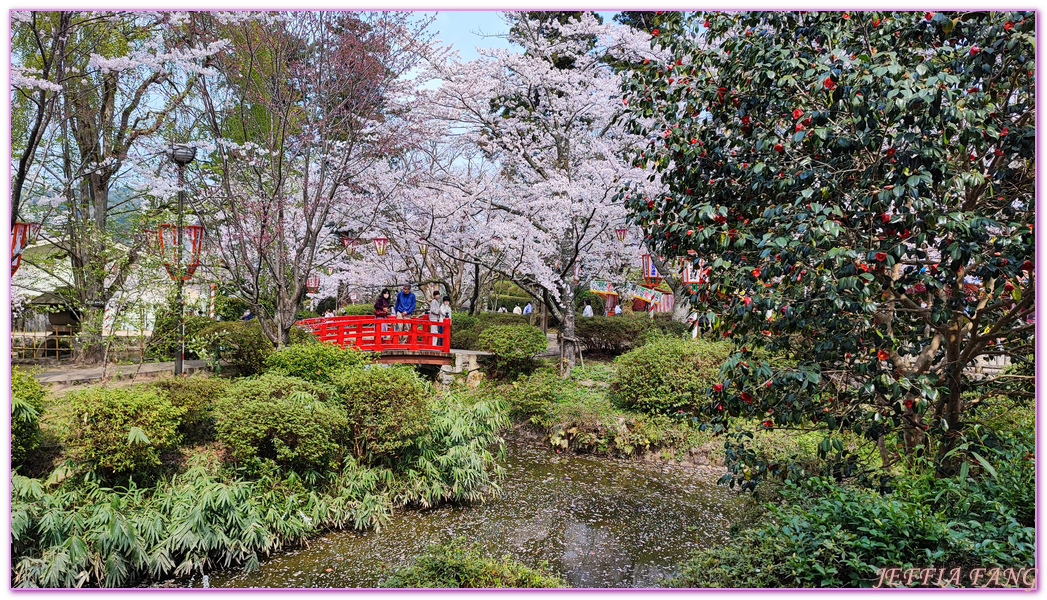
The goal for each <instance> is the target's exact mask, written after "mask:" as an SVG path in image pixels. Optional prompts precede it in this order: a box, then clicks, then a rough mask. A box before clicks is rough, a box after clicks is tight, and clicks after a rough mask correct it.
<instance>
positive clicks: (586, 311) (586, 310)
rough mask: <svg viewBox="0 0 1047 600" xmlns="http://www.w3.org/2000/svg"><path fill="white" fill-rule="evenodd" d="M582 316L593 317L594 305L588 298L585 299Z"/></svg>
mask: <svg viewBox="0 0 1047 600" xmlns="http://www.w3.org/2000/svg"><path fill="white" fill-rule="evenodd" d="M582 316H583V317H591V316H593V305H592V304H590V303H589V301H588V300H586V301H585V308H583V309H582Z"/></svg>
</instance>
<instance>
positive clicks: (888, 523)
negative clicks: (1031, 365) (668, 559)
mask: <svg viewBox="0 0 1047 600" xmlns="http://www.w3.org/2000/svg"><path fill="white" fill-rule="evenodd" d="M1025 468H1026V469H1027V470H1028V471H1029V472H1030V473H1031V472H1032V471H1033V468H1032V465H1031V464H1027V465H1026V466H1025ZM896 482H897V483H898V484H899V485H898V487H897V488H896V491H895V492H894V493H892V494H887V495H881V494H879V493H876V492H873V491H869V490H865V489H860V488H853V487H846V486H843V485H840V484H837V483H836V482H834V481H832V480H831V479H827V478H817V477H815V478H811V479H808V480H805V481H804V482H803V483H802V484H800V485H796V484H792V483H787V484H786V485H785V486H784V487H783V488H782V493H783V500H784V504H783V505H781V506H774V507H771V512H770V514H769V515H768V516H767V517H766V519H765V521H766V522H767V523H768V524H767V525H762V526H758V527H756V528H753V529H748V530H745V531H743V532H742V533H741V534H739V535H738V536H737V537H736V539H733V540H731V541H730V542H729V543H728V544H726V545H725V546H724V547H716V548H709V549H706V550H704V551H701V552H699V553H698V554H697V555H696V556H695V557H694V558H693V559H692V560H691V561H689V562H688V563H687V564H686V565H685V568H684V569H683V573H682V574H681V576H680V577H679V578H678V579H677V580H675V581H674V582H672V584H673V585H674V586H679V587H870V586H874V585H876V583H877V582H878V581H879V569H880V568H883V567H892V568H895V567H896V568H901V569H902V570H903V572H904V571H905V570H906V569H910V568H917V569H919V568H926V567H928V566H934V567H940V568H953V567H960V568H961V569H962V570H963V572H964V573H965V577H964V579H962V580H961V585H970V584H971V582H970V580H969V579H968V578H966V573H967V571H968V569H969V568H972V567H985V568H989V567H993V566H998V567H1001V568H1014V569H1015V570H1017V569H1019V568H1023V567H1032V566H1033V564H1034V561H1033V558H1034V550H1035V536H1034V529H1033V528H1032V527H1031V526H1025V525H1022V524H1020V523H1019V522H1018V520H1017V519H1016V511H1017V510H1018V507H1015V506H1010V505H1007V504H1005V503H1003V502H1001V501H1000V499H999V498H997V497H995V496H992V495H990V494H992V493H993V491H994V490H993V489H992V488H990V487H986V486H985V485H984V480H983V481H982V482H979V481H977V480H964V479H960V478H941V477H936V476H935V475H934V470H933V469H924V470H923V471H922V472H920V473H907V474H904V475H903V476H902V477H900V478H898V480H896ZM930 584H931V585H932V586H933V585H934V581H933V580H932V581H931V582H930ZM916 585H919V582H918V581H917V583H916Z"/></svg>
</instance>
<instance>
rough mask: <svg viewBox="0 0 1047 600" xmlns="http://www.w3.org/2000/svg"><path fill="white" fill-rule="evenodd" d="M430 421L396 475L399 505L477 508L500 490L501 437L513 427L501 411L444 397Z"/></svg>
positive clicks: (494, 405)
mask: <svg viewBox="0 0 1047 600" xmlns="http://www.w3.org/2000/svg"><path fill="white" fill-rule="evenodd" d="M430 408H431V413H432V419H431V421H430V422H429V425H428V427H427V429H426V431H425V433H423V434H422V435H419V436H417V437H416V438H415V439H413V440H411V443H410V444H409V445H408V446H406V447H405V448H404V449H403V451H402V453H401V457H400V459H399V460H398V461H397V466H396V470H397V472H398V473H399V477H398V480H397V482H396V485H395V486H394V490H395V499H396V501H397V503H399V504H404V505H417V506H421V507H423V508H428V507H430V506H435V505H437V504H441V503H444V502H474V501H479V500H482V499H483V498H484V496H485V495H486V494H488V493H490V491H491V490H497V489H498V480H499V479H500V478H501V477H503V476H504V474H505V471H504V469H503V468H502V467H501V466H499V465H497V464H496V463H495V455H494V453H493V452H492V450H493V449H495V448H499V447H500V446H501V444H502V439H501V438H500V437H499V435H498V434H499V432H500V431H501V430H502V429H503V428H505V427H506V426H508V425H509V422H508V420H507V419H506V417H505V415H504V411H503V409H502V407H501V405H500V404H499V403H497V402H490V401H487V400H479V401H470V399H469V398H468V397H463V396H458V395H454V394H445V395H443V396H440V397H437V398H435V399H434V400H433V401H432V403H431V406H430Z"/></svg>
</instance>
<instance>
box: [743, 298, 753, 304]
mask: <svg viewBox="0 0 1047 600" xmlns="http://www.w3.org/2000/svg"><path fill="white" fill-rule="evenodd" d="M742 303H744V304H745V305H746V306H749V305H750V304H752V303H753V299H752V298H750V297H749V296H746V297H745V298H743V299H742Z"/></svg>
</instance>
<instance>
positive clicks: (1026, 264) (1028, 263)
mask: <svg viewBox="0 0 1047 600" xmlns="http://www.w3.org/2000/svg"><path fill="white" fill-rule="evenodd" d="M1022 271H1032V261H1031V260H1027V261H1025V262H1023V263H1022Z"/></svg>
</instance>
